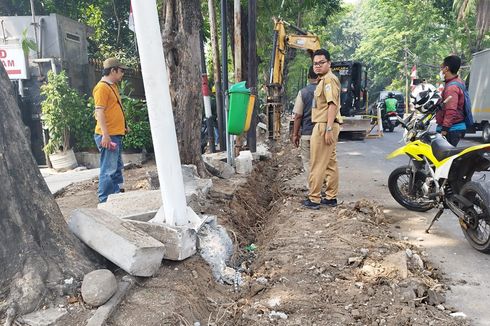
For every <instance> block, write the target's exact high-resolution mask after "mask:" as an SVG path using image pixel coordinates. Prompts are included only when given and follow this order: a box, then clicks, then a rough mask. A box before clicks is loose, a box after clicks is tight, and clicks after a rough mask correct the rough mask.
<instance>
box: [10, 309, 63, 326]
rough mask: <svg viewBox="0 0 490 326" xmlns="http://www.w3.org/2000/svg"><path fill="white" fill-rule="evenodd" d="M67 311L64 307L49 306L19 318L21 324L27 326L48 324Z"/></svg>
mask: <svg viewBox="0 0 490 326" xmlns="http://www.w3.org/2000/svg"><path fill="white" fill-rule="evenodd" d="M67 313H68V311H67V310H66V309H65V308H49V309H45V310H38V311H34V312H31V313H30V314H27V315H24V316H22V317H20V318H19V322H21V323H22V325H29V326H50V325H56V322H57V321H58V320H60V319H61V318H62V317H64V316H65V315H66V314H67Z"/></svg>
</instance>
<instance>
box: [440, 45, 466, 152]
mask: <svg viewBox="0 0 490 326" xmlns="http://www.w3.org/2000/svg"><path fill="white" fill-rule="evenodd" d="M460 66H461V58H460V57H458V56H455V55H451V56H449V57H446V58H444V61H443V63H442V64H441V72H440V77H441V79H444V81H445V86H444V91H443V92H442V98H443V100H444V101H445V100H446V99H447V98H448V97H449V96H451V99H450V100H449V101H447V102H446V103H445V104H444V107H443V109H442V110H440V111H439V112H437V115H436V122H437V131H438V132H440V133H441V135H443V136H444V137H446V139H447V141H448V142H449V143H450V144H451V145H453V146H456V145H457V144H458V143H459V141H460V140H461V138H463V137H464V135H465V133H466V124H465V122H464V93H463V90H462V89H461V88H460V87H459V86H458V85H457V84H456V83H459V84H462V85H464V82H463V81H462V80H461V79H460V78H459V77H458V71H459V67H460ZM455 82H456V83H455Z"/></svg>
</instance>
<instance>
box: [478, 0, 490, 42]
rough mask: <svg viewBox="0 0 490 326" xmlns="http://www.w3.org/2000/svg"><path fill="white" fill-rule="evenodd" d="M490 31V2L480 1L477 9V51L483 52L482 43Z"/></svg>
mask: <svg viewBox="0 0 490 326" xmlns="http://www.w3.org/2000/svg"><path fill="white" fill-rule="evenodd" d="M489 29H490V1H485V0H480V1H478V4H477V9H476V30H477V40H476V51H481V50H483V48H482V43H483V39H484V37H485V34H486V33H487V31H488V30H489Z"/></svg>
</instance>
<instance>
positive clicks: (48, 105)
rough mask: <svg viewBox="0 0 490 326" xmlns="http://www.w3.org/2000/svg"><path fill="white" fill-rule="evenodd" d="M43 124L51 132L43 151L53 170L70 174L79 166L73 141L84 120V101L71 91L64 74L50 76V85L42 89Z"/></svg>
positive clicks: (49, 74) (50, 73)
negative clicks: (70, 171) (70, 170)
mask: <svg viewBox="0 0 490 326" xmlns="http://www.w3.org/2000/svg"><path fill="white" fill-rule="evenodd" d="M41 95H42V96H43V97H44V100H43V101H42V103H41V111H42V120H43V124H44V126H45V127H46V128H47V129H48V131H49V141H48V143H47V144H46V145H45V147H44V151H45V152H46V153H47V154H48V155H49V160H50V161H51V164H52V165H53V168H55V169H57V170H68V169H72V168H74V167H76V166H77V161H76V158H75V154H74V153H73V150H72V146H71V143H70V138H71V135H72V134H75V133H76V132H77V131H78V130H77V128H78V126H79V124H80V121H81V120H82V119H83V109H84V107H85V106H86V101H85V99H84V98H83V97H82V96H80V94H78V92H77V91H76V90H75V89H73V88H72V87H70V85H69V83H68V77H67V76H66V74H65V72H64V71H61V72H60V73H59V74H55V73H53V72H52V71H50V72H48V83H46V84H44V85H42V86H41Z"/></svg>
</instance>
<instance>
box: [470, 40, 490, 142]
mask: <svg viewBox="0 0 490 326" xmlns="http://www.w3.org/2000/svg"><path fill="white" fill-rule="evenodd" d="M468 90H469V93H470V99H471V111H472V113H473V119H474V122H475V124H474V125H473V128H474V130H473V131H474V132H476V131H482V138H483V141H484V142H485V143H490V96H489V95H488V94H490V48H489V49H485V50H483V51H480V52H477V53H475V54H473V60H472V62H471V67H470V83H469V87H468Z"/></svg>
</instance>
